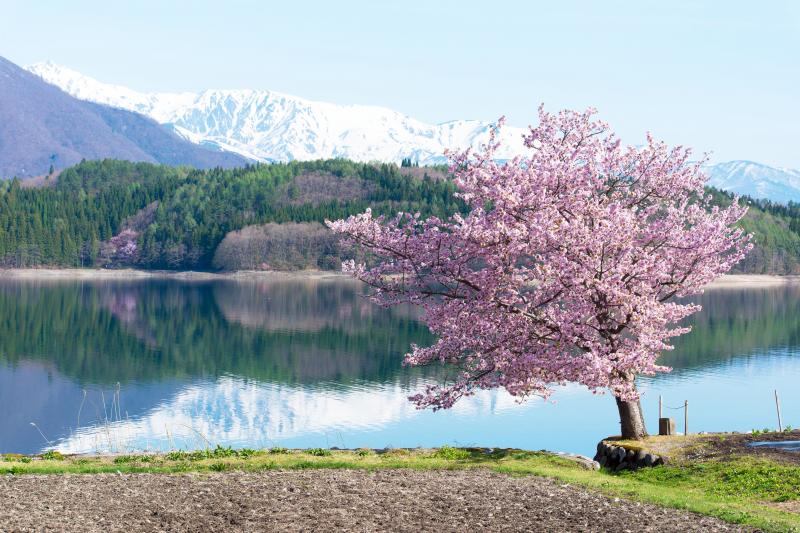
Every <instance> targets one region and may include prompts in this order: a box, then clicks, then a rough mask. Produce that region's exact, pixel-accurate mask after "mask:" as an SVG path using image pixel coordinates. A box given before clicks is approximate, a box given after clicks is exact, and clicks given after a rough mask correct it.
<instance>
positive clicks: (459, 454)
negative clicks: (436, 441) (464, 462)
mask: <svg viewBox="0 0 800 533" xmlns="http://www.w3.org/2000/svg"><path fill="white" fill-rule="evenodd" d="M470 455H471V454H470V453H469V451H467V450H464V449H462V448H453V447H452V446H442V447H441V448H439V449H438V450H436V452H434V454H433V456H434V457H436V458H438V459H447V460H450V461H456V460H460V459H469V457H470Z"/></svg>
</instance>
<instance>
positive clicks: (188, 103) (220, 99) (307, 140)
mask: <svg viewBox="0 0 800 533" xmlns="http://www.w3.org/2000/svg"><path fill="white" fill-rule="evenodd" d="M27 68H28V69H29V70H30V71H31V72H33V73H35V74H37V75H38V76H41V77H42V79H44V80H45V81H47V82H49V83H52V84H54V85H57V86H59V87H61V88H62V89H64V90H65V91H67V92H69V93H70V94H72V95H73V96H75V97H77V98H81V99H85V100H89V101H93V102H97V103H101V104H106V105H110V106H115V107H119V108H122V109H128V110H133V111H137V112H140V113H143V114H146V115H148V116H150V117H151V118H153V119H154V120H157V121H158V122H161V123H163V124H169V125H170V126H172V127H173V128H174V129H175V131H176V132H178V133H179V134H180V135H182V136H184V137H185V138H187V139H189V140H192V141H193V142H196V143H209V144H211V145H214V146H219V147H222V148H225V149H227V150H231V151H235V152H238V153H241V154H244V155H247V156H249V157H253V158H257V159H260V160H262V161H268V160H278V161H289V160H312V159H323V158H336V157H340V158H346V159H352V160H355V161H394V162H400V160H401V159H403V158H406V157H410V158H411V159H412V160H414V161H417V162H420V163H422V164H425V163H441V162H444V161H445V158H444V155H443V154H444V151H445V150H446V149H462V148H467V147H469V146H473V147H478V146H479V145H481V144H482V143H485V142H486V140H487V139H488V132H489V128H490V127H491V124H490V123H487V122H480V121H475V120H459V121H452V122H446V123H443V124H437V125H432V124H427V123H425V122H422V121H419V120H416V119H414V118H411V117H408V116H406V115H404V114H402V113H399V112H397V111H393V110H391V109H387V108H382V107H376V106H363V105H336V104H329V103H325V102H314V101H311V100H306V99H304V98H298V97H295V96H290V95H286V94H281V93H276V92H273V91H266V90H208V91H203V92H201V93H199V94H191V93H175V94H172V93H157V94H146V93H139V92H136V91H132V90H130V89H128V88H126V87H122V86H119V85H109V84H104V83H101V82H98V81H97V80H94V79H92V78H89V77H88V76H84V75H82V74H80V73H78V72H75V71H74V70H70V69H67V68H64V67H60V66H58V65H54V64H53V63H37V64H35V65H31V66H29V67H27ZM525 131H526V130H524V129H522V128H512V127H507V128H504V130H503V133H502V140H503V144H504V148H503V151H502V152H501V153H500V154H499V155H500V157H511V156H512V155H513V154H515V153H519V151H520V150H521V149H522V134H523V133H524V132H525Z"/></svg>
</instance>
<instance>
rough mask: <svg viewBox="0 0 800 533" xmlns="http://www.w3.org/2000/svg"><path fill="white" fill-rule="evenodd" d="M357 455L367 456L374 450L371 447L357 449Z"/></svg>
mask: <svg viewBox="0 0 800 533" xmlns="http://www.w3.org/2000/svg"><path fill="white" fill-rule="evenodd" d="M356 455H358V456H359V457H366V456H368V455H372V450H370V449H369V448H359V449H357V450H356Z"/></svg>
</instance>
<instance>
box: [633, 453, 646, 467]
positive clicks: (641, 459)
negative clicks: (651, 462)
mask: <svg viewBox="0 0 800 533" xmlns="http://www.w3.org/2000/svg"><path fill="white" fill-rule="evenodd" d="M645 455H647V453H645V451H644V450H639V451H638V452H636V457H635V459H636V462H637V463H638V464H642V463H643V462H644V456H645Z"/></svg>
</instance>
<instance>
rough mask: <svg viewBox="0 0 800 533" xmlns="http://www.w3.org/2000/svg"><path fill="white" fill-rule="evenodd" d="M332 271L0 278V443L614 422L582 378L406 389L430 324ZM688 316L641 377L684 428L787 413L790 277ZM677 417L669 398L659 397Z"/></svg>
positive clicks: (792, 341) (796, 366)
mask: <svg viewBox="0 0 800 533" xmlns="http://www.w3.org/2000/svg"><path fill="white" fill-rule="evenodd" d="M364 293H365V289H364V288H363V286H361V285H359V284H357V283H356V282H352V281H349V280H344V279H327V280H324V279H310V278H309V279H297V280H286V279H282V280H272V281H270V280H267V281H253V280H248V281H207V282H183V281H174V280H137V281H108V280H106V281H93V282H86V281H44V280H39V281H32V280H6V281H2V282H0V452H19V453H35V452H40V451H42V450H45V449H58V450H60V451H62V452H124V451H148V450H149V451H156V450H166V449H172V448H182V449H191V448H204V447H206V446H209V445H217V444H221V445H224V446H233V447H252V448H264V447H271V446H285V447H290V448H291V447H333V446H337V447H340V448H357V447H362V446H363V447H370V448H383V447H416V446H423V447H429V446H440V445H444V444H450V445H459V446H500V447H519V448H525V449H549V450H560V451H570V452H577V453H583V454H588V455H592V454H593V453H594V448H595V444H596V443H597V441H598V440H600V439H601V438H603V437H605V436H608V435H612V434H615V433H616V432H617V431H618V427H619V426H618V419H617V414H616V407H615V405H614V401H613V398H612V397H611V396H609V395H593V394H591V393H589V392H588V391H586V390H585V389H583V388H581V387H578V386H567V387H563V388H558V389H557V390H556V392H555V394H554V395H553V396H552V398H551V401H547V402H545V401H543V400H541V399H533V400H529V401H528V402H526V403H523V404H518V403H517V402H516V401H515V400H514V399H513V398H511V397H510V396H508V395H507V394H505V393H503V392H498V391H484V392H483V393H481V394H478V395H477V396H475V397H473V398H469V399H466V400H462V401H461V402H460V403H459V404H457V406H456V407H455V408H453V409H452V410H449V411H439V412H436V413H434V412H431V411H419V410H417V409H415V407H414V406H413V405H412V404H411V403H409V402H408V400H407V396H409V395H410V394H412V393H413V392H415V391H417V390H419V389H421V388H422V387H424V385H425V384H426V383H429V382H432V381H434V380H436V379H437V377H439V376H441V375H443V372H442V369H440V368H430V369H419V368H404V367H403V366H402V364H401V363H402V356H403V354H404V353H405V352H406V350H407V348H408V346H409V344H411V343H412V342H416V343H419V344H423V343H430V342H431V341H432V337H431V335H430V334H429V332H428V331H427V329H426V328H425V326H424V325H423V324H421V323H420V322H418V320H417V314H416V312H415V310H414V309H411V308H395V309H383V308H380V307H378V306H376V305H374V304H372V303H370V302H369V301H368V300H366V299H364V298H363V297H362V296H363V294H364ZM696 300H697V301H699V303H701V304H702V305H703V311H702V312H701V313H699V314H698V315H696V316H695V317H693V320H692V324H693V326H694V330H693V332H692V333H691V334H689V335H687V336H685V337H684V338H681V339H679V340H678V342H677V347H676V349H675V350H674V351H673V352H669V353H667V354H665V355H664V356H662V359H661V362H662V363H663V364H667V365H670V366H672V367H673V368H674V370H673V372H672V373H670V374H664V375H659V376H657V377H654V378H647V379H643V380H642V382H641V386H642V388H643V390H644V391H645V395H644V398H643V407H644V410H645V414H646V417H647V423H648V429H649V430H650V431H651V432H655V431H657V429H658V420H657V418H658V397H659V395H662V396H663V397H664V403H665V405H666V406H669V407H676V406H682V405H683V402H684V400H688V401H689V431H690V432H698V431H723V430H724V431H750V430H751V429H753V428H759V429H760V428H764V427H770V428H774V427H776V426H777V420H776V415H775V404H774V397H773V390H774V389H778V391H779V393H780V395H781V402H782V409H783V419H784V425H786V424H794V425H795V426H798V425H800V387H798V383H799V382H800V380H799V379H798V378H799V377H800V356H799V355H798V350H799V349H800V287H795V286H788V285H787V286H779V287H769V288H747V289H736V288H721V289H714V290H710V291H707V292H706V293H705V294H704V295H702V296H699V297H697V298H696ZM667 413H668V415H669V416H674V417H675V418H676V421H677V427H678V430H679V431H682V430H683V411H682V410H678V409H675V410H667Z"/></svg>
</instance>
